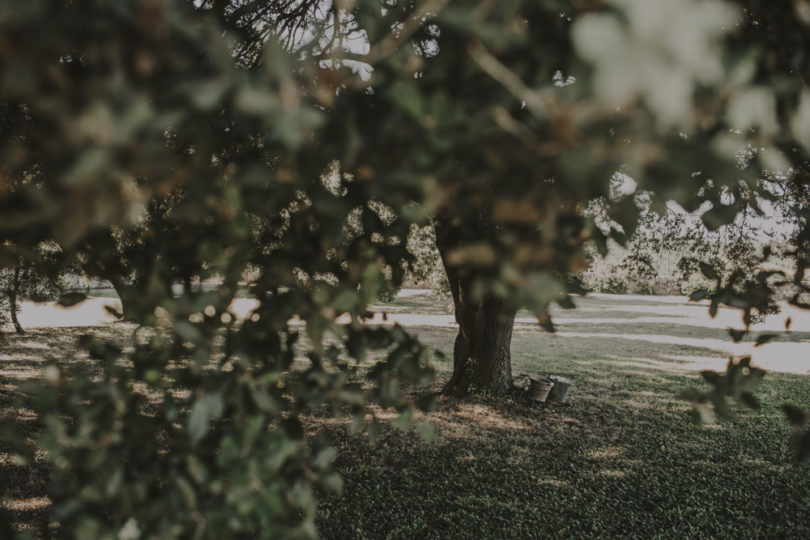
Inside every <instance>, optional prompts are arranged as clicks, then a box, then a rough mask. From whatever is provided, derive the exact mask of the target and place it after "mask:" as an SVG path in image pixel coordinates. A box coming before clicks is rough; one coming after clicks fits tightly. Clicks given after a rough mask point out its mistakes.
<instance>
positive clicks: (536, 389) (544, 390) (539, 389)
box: [529, 377, 554, 401]
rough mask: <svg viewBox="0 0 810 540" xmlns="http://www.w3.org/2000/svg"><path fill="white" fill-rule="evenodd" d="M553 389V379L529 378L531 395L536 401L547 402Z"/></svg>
mask: <svg viewBox="0 0 810 540" xmlns="http://www.w3.org/2000/svg"><path fill="white" fill-rule="evenodd" d="M553 387H554V383H553V382H552V381H551V379H548V378H546V377H543V378H535V377H529V395H530V396H531V398H532V399H533V400H535V401H545V400H546V398H547V397H548V394H549V392H551V389H552V388H553Z"/></svg>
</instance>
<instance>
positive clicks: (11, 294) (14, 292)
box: [6, 260, 25, 334]
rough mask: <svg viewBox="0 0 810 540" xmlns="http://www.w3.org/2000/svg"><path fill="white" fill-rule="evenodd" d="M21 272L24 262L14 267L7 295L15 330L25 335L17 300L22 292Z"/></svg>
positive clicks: (19, 262) (18, 262)
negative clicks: (18, 312) (18, 317)
mask: <svg viewBox="0 0 810 540" xmlns="http://www.w3.org/2000/svg"><path fill="white" fill-rule="evenodd" d="M20 272H22V262H21V261H19V260H18V261H17V264H16V265H14V277H13V278H12V280H11V286H10V287H9V288H8V290H7V291H6V294H7V296H8V303H9V309H10V311H11V322H12V323H13V324H14V330H15V331H16V332H17V333H18V334H24V333H25V330H23V327H22V325H21V324H20V320H19V319H17V308H18V306H17V298H18V297H19V292H20Z"/></svg>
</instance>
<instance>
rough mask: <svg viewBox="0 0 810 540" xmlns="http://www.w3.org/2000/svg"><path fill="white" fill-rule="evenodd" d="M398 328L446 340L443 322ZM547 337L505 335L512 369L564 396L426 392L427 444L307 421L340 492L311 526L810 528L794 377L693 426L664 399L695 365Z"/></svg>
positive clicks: (755, 533) (408, 533) (668, 532)
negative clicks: (431, 405)
mask: <svg viewBox="0 0 810 540" xmlns="http://www.w3.org/2000/svg"><path fill="white" fill-rule="evenodd" d="M411 303H413V301H411ZM617 309H618V308H617ZM414 330H415V331H416V332H417V333H418V334H419V335H420V336H421V337H422V338H423V340H424V341H425V342H427V343H429V344H432V345H433V346H435V347H436V348H439V349H441V350H443V352H444V353H445V354H449V353H450V350H451V346H452V338H453V330H452V329H447V328H427V327H425V328H417V329H414ZM636 331H643V329H636ZM549 339H550V338H549V337H547V336H543V335H542V334H540V333H538V332H530V331H525V332H518V333H516V335H515V338H514V340H513V351H512V354H513V365H514V370H513V371H514V373H516V374H517V373H521V372H524V371H526V372H532V373H555V374H559V375H564V376H567V377H569V378H571V379H573V380H574V384H575V385H576V386H575V388H574V390H573V393H572V395H571V402H570V404H567V405H562V406H560V405H557V406H555V405H551V404H533V403H531V402H530V401H528V400H527V399H525V398H523V397H521V396H520V395H516V396H513V397H511V398H500V399H498V398H493V397H488V396H482V397H475V398H469V399H466V400H456V399H451V398H447V397H439V398H438V400H437V401H438V410H437V411H436V412H435V413H432V414H431V415H427V417H426V419H427V420H429V421H431V422H432V423H433V424H434V425H435V426H436V428H437V431H438V433H439V439H438V440H437V441H436V442H433V443H427V442H424V441H422V440H420V439H419V437H418V436H417V435H416V434H415V433H412V432H402V431H398V430H395V429H392V428H389V429H386V430H385V431H384V432H383V435H382V436H381V437H380V438H379V439H378V440H377V441H376V442H374V443H370V442H369V441H368V439H367V438H366V437H365V436H364V435H357V434H351V433H350V432H349V431H348V429H347V428H346V427H344V426H340V425H339V426H334V425H331V426H326V425H319V426H317V427H318V428H319V429H321V430H323V431H324V432H325V433H327V434H328V435H329V436H331V438H332V439H333V441H334V442H335V444H337V446H338V447H339V449H340V458H339V459H338V463H337V464H338V467H339V470H340V471H341V472H342V474H343V476H344V479H345V489H344V493H343V496H342V497H334V496H329V497H323V498H322V501H321V506H320V511H319V512H320V513H319V521H318V523H319V529H320V532H321V534H322V535H323V536H324V537H325V538H335V539H337V538H436V539H446V538H555V537H559V538H571V537H621V538H655V537H667V538H680V537H700V538H704V537H720V538H752V537H780V538H781V537H788V538H807V537H810V512H809V510H810V464H799V463H796V462H795V461H794V459H793V453H792V449H791V447H790V436H791V428H790V426H789V425H788V423H787V421H786V420H785V417H784V414H783V413H782V411H781V409H780V406H781V404H782V403H784V402H790V403H793V404H795V405H798V406H800V407H803V408H804V409H810V392H808V390H810V378H808V377H806V376H799V375H784V374H775V373H769V374H768V375H767V376H766V378H765V380H764V382H763V384H762V386H761V388H760V390H759V391H758V393H757V395H758V397H759V398H760V399H761V401H762V409H761V410H759V411H751V410H747V409H742V408H736V409H735V412H736V416H735V418H734V419H731V420H729V421H724V422H722V423H721V424H719V425H715V426H703V427H701V426H696V425H694V424H692V423H691V422H690V421H689V420H688V415H687V413H688V410H689V405H688V404H686V403H684V402H682V401H680V400H679V399H678V394H679V393H680V392H682V391H683V390H685V389H687V388H689V387H691V386H700V385H701V384H702V382H701V378H700V376H699V374H698V373H697V372H696V371H692V372H689V371H684V370H683V369H682V365H681V364H680V363H679V362H677V361H675V360H671V361H669V362H664V361H662V360H661V359H660V358H659V359H658V360H657V361H655V362H650V363H649V364H645V363H644V362H643V361H641V360H640V359H638V358H634V359H633V361H632V362H623V361H622V359H620V358H616V357H615V356H606V355H600V354H599V348H598V343H595V347H594V352H593V354H592V355H589V356H583V355H582V354H580V349H579V348H577V349H576V352H570V351H566V350H565V347H557V348H556V349H549V346H548V343H550V342H549V341H548V340H549ZM551 339H553V338H551ZM617 339H621V336H620V335H618V336H617ZM658 356H661V357H665V354H663V353H661V354H659V355H658ZM438 368H439V379H440V380H443V379H444V378H445V377H447V376H448V375H449V369H450V366H449V361H448V362H445V363H444V364H442V365H439V366H438ZM439 389H440V386H439V383H436V384H434V385H433V386H431V387H428V388H413V389H412V392H413V393H414V394H415V395H420V394H425V393H435V392H437V391H438V390H439ZM313 422H314V424H318V421H317V420H313Z"/></svg>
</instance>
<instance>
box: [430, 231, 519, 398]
mask: <svg viewBox="0 0 810 540" xmlns="http://www.w3.org/2000/svg"><path fill="white" fill-rule="evenodd" d="M435 228H436V244H437V246H438V247H439V253H440V254H441V256H442V263H443V265H444V268H445V271H446V272H447V279H448V281H449V283H450V292H451V294H452V296H453V304H454V307H455V318H456V322H457V323H458V335H457V336H456V341H455V346H454V347H453V375H452V376H451V377H450V380H449V381H448V382H447V384H446V385H445V387H444V392H445V393H449V394H454V395H458V396H461V395H465V394H468V393H470V392H481V391H485V392H492V393H495V394H502V393H504V392H506V391H508V390H510V389H511V388H512V361H511V354H510V348H511V342H512V328H513V326H514V323H515V315H516V309H515V308H514V307H512V306H511V305H509V304H508V303H507V302H505V301H504V300H503V299H500V298H497V297H495V296H492V295H484V296H483V297H476V295H475V294H474V292H473V286H474V283H475V281H476V278H477V277H481V276H484V275H485V274H484V272H483V271H480V270H479V271H476V270H475V269H472V268H463V269H462V268H459V267H458V266H455V265H453V264H450V263H449V262H448V254H449V253H450V252H451V251H452V250H453V249H454V248H458V247H460V246H461V243H462V242H463V233H461V231H460V228H459V227H454V226H447V225H446V224H442V223H441V222H439V221H438V220H437V221H436V222H435Z"/></svg>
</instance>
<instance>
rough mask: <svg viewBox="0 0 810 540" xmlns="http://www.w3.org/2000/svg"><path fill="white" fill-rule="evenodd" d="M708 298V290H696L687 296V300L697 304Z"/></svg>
mask: <svg viewBox="0 0 810 540" xmlns="http://www.w3.org/2000/svg"><path fill="white" fill-rule="evenodd" d="M708 296H709V289H705V288H704V289H698V290H696V291H694V292H693V293H692V294H690V295H689V300H691V301H693V302H698V301H700V300H703V299H704V298H706V297H708Z"/></svg>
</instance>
